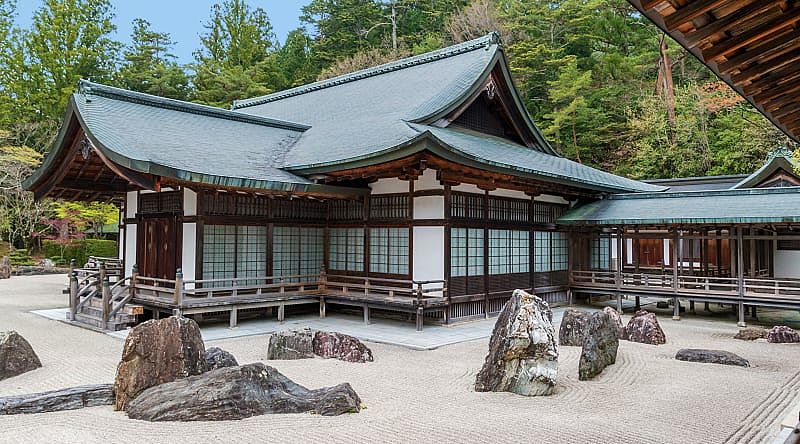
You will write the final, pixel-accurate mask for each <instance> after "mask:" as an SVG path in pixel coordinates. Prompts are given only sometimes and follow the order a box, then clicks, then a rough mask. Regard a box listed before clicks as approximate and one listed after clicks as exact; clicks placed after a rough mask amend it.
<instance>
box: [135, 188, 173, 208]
mask: <svg viewBox="0 0 800 444" xmlns="http://www.w3.org/2000/svg"><path fill="white" fill-rule="evenodd" d="M137 212H138V213H139V214H153V213H182V212H183V193H182V192H181V191H165V192H163V193H145V194H139V205H138V208H137Z"/></svg>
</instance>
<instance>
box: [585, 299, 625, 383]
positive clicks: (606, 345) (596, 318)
mask: <svg viewBox="0 0 800 444" xmlns="http://www.w3.org/2000/svg"><path fill="white" fill-rule="evenodd" d="M617 334H618V329H617V323H616V321H615V320H614V319H613V318H612V317H611V316H610V315H609V314H608V313H605V312H598V313H592V315H591V316H589V323H588V325H587V332H586V337H585V338H584V341H583V347H582V348H581V357H580V360H579V361H578V379H579V380H581V381H585V380H588V379H592V378H594V377H595V376H597V375H599V374H600V373H601V372H602V371H603V369H605V368H606V367H608V366H609V365H612V364H614V363H616V362H617V349H618V348H619V339H618V337H617Z"/></svg>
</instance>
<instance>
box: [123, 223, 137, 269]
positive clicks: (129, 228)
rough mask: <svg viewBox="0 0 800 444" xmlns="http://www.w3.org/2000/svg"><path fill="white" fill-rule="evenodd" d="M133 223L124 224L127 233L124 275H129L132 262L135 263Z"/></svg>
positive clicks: (134, 229)
mask: <svg viewBox="0 0 800 444" xmlns="http://www.w3.org/2000/svg"><path fill="white" fill-rule="evenodd" d="M137 228H138V227H137V226H136V225H135V224H128V225H126V226H125V231H126V233H127V235H126V236H125V276H130V275H131V273H132V272H133V264H135V263H136V229H137Z"/></svg>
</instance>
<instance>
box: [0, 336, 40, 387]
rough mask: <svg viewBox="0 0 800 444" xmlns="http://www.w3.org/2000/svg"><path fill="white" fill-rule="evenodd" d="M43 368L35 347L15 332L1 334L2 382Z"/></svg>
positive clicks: (0, 361) (0, 368)
mask: <svg viewBox="0 0 800 444" xmlns="http://www.w3.org/2000/svg"><path fill="white" fill-rule="evenodd" d="M41 366H42V361H40V360H39V357H38V356H36V352H34V351H33V347H31V344H29V343H28V341H26V340H25V338H23V337H22V336H21V335H20V334H19V333H17V332H15V331H4V332H0V380H3V379H7V378H10V377H12V376H17V375H21V374H23V373H26V372H29V371H31V370H36V369H37V368H39V367H41Z"/></svg>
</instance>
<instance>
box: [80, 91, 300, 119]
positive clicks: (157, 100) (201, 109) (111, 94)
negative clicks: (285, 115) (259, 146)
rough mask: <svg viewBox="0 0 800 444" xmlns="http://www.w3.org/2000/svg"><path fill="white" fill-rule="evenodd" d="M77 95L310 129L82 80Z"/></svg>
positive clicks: (222, 117)
mask: <svg viewBox="0 0 800 444" xmlns="http://www.w3.org/2000/svg"><path fill="white" fill-rule="evenodd" d="M78 93H79V94H83V95H84V96H87V101H90V100H91V99H90V98H89V97H88V96H92V95H95V96H101V97H108V98H111V99H118V100H123V101H126V102H131V103H138V104H142V105H149V106H155V107H158V108H163V109H168V110H173V111H180V112H186V113H191V114H197V115H202V116H208V117H215V118H220V119H226V120H233V121H238V122H244V123H252V124H255V125H262V126H270V127H275V128H282V129H288V130H294V131H305V130H307V129H309V128H311V127H310V126H309V125H304V124H301V123H295V122H288V121H285V120H278V119H271V118H268V117H261V116H256V115H252V114H246V113H240V112H237V111H232V110H227V109H223V108H217V107H214V106H208V105H201V104H199V103H192V102H185V101H183V100H177V99H170V98H166V97H159V96H154V95H151V94H146V93H141V92H137V91H130V90H127V89H122V88H116V87H113V86H108V85H102V84H99V83H94V82H90V81H88V80H83V79H81V80H80V81H79V82H78Z"/></svg>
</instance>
